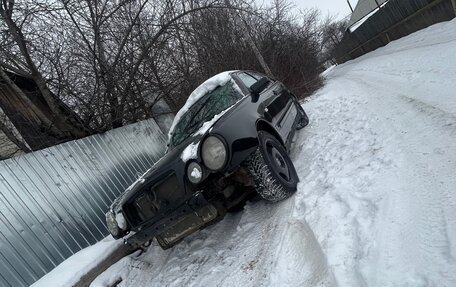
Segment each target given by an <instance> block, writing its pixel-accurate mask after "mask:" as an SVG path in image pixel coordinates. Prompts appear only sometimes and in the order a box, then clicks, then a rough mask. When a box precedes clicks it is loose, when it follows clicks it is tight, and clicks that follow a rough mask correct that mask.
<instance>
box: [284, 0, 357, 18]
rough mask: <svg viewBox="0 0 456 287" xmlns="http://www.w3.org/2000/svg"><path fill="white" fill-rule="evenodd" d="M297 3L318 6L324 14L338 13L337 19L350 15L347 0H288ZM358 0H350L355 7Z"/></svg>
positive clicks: (310, 6)
mask: <svg viewBox="0 0 456 287" xmlns="http://www.w3.org/2000/svg"><path fill="white" fill-rule="evenodd" d="M288 1H289V2H291V3H295V5H296V7H297V8H312V7H315V8H318V9H320V10H321V12H322V15H323V16H326V15H328V14H331V15H337V19H342V18H344V17H346V16H348V15H349V14H350V13H351V11H350V7H349V6H348V4H347V0H288ZM357 2H358V0H350V3H351V4H352V7H353V8H355V6H356V3H357Z"/></svg>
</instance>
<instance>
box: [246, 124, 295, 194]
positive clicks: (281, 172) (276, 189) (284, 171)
mask: <svg viewBox="0 0 456 287" xmlns="http://www.w3.org/2000/svg"><path fill="white" fill-rule="evenodd" d="M258 135H259V141H260V146H259V147H258V149H257V150H256V151H255V152H254V153H253V154H252V155H251V157H250V160H249V162H248V168H249V171H250V173H251V175H252V176H253V178H254V179H255V188H256V191H257V192H258V194H259V195H260V196H261V197H262V198H264V199H265V200H267V201H272V202H277V201H281V200H284V199H286V198H288V197H290V196H291V195H292V194H293V193H295V192H296V188H297V185H298V182H299V178H298V175H297V173H296V170H295V167H294V165H293V162H292V161H291V159H290V157H289V156H288V153H287V151H286V150H285V148H284V147H283V146H282V144H281V143H280V142H279V141H278V140H277V139H276V138H275V137H274V136H272V135H271V134H269V133H267V132H264V131H260V132H259V133H258Z"/></svg>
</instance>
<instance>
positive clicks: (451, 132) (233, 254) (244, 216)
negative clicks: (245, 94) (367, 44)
mask: <svg viewBox="0 0 456 287" xmlns="http://www.w3.org/2000/svg"><path fill="white" fill-rule="evenodd" d="M454 31H456V20H455V21H451V22H447V23H442V24H437V25H434V26H432V27H430V28H428V29H425V30H422V31H419V32H417V33H415V34H412V35H410V36H408V37H406V38H403V39H401V40H398V41H395V42H393V43H390V44H389V45H388V46H386V47H384V48H381V49H378V50H377V51H374V52H372V53H369V54H367V55H365V56H363V57H362V58H359V59H357V60H354V61H351V62H348V63H346V64H344V65H340V66H338V67H335V68H333V69H331V70H330V71H327V72H326V73H325V76H326V78H327V82H326V85H325V87H324V88H323V89H321V90H320V91H319V92H318V93H317V94H316V95H314V96H312V97H311V98H310V99H308V100H307V101H306V102H305V103H304V104H303V106H304V108H305V110H306V111H307V112H308V114H309V116H310V120H311V123H310V125H309V126H308V127H306V128H305V129H304V130H302V131H300V132H298V134H297V136H296V139H295V144H294V147H293V151H292V158H293V160H294V162H295V165H296V168H297V171H298V174H299V175H300V179H301V182H300V183H299V186H298V192H297V194H296V195H295V196H293V197H292V198H290V199H288V200H286V201H284V202H280V203H278V204H268V203H265V202H254V203H249V204H248V205H247V206H246V208H245V210H244V211H242V212H239V213H235V214H229V215H227V216H226V218H225V219H224V220H223V221H222V222H220V223H218V224H216V225H214V226H211V227H209V228H207V229H205V230H203V231H201V232H199V233H196V234H194V235H192V236H190V237H189V238H187V239H185V240H184V241H183V242H182V243H181V244H179V245H177V246H175V247H174V248H172V249H170V250H167V251H163V250H161V249H160V248H159V247H158V245H157V244H156V243H152V245H151V247H150V248H149V249H148V251H147V252H146V253H143V254H141V255H137V254H136V255H132V256H129V257H126V258H124V259H122V260H121V261H120V262H119V263H117V264H115V265H113V266H112V267H111V268H110V269H108V270H107V271H106V272H104V273H103V274H101V275H100V276H99V277H98V278H97V279H96V280H95V281H94V282H93V283H92V286H108V285H109V284H112V283H114V282H119V281H120V280H122V281H121V282H120V283H119V285H118V286H337V285H338V286H456V53H455V51H456V33H455V32H454Z"/></svg>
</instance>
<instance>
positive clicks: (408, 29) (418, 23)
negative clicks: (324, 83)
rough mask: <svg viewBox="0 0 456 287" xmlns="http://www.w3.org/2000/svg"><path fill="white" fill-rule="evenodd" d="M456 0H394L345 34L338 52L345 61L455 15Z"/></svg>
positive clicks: (342, 61) (337, 57)
mask: <svg viewBox="0 0 456 287" xmlns="http://www.w3.org/2000/svg"><path fill="white" fill-rule="evenodd" d="M455 9H456V1H455V0H408V1H403V0H390V1H389V2H388V3H386V4H385V6H383V7H382V8H381V9H380V10H379V11H377V12H376V13H375V14H373V15H372V16H371V17H370V18H369V19H367V20H366V21H365V22H364V23H363V24H362V25H361V26H360V27H359V28H357V29H356V30H355V31H353V32H349V31H348V32H347V33H345V36H344V38H343V39H342V41H341V42H340V43H339V44H338V45H337V47H336V50H335V52H334V58H335V59H336V62H337V63H339V64H342V63H344V62H346V61H349V60H351V59H355V58H357V57H359V56H361V55H364V54H366V53H369V52H370V51H373V50H375V49H377V48H379V47H382V46H385V45H386V44H388V43H389V42H390V41H393V40H396V39H399V38H401V37H404V36H406V35H409V34H410V33H413V32H416V31H418V30H420V29H423V28H425V27H428V26H430V25H432V24H435V23H438V22H442V21H448V20H451V19H453V18H454V17H455Z"/></svg>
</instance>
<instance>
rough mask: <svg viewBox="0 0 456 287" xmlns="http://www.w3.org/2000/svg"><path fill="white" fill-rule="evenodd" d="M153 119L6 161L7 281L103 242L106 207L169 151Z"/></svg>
mask: <svg viewBox="0 0 456 287" xmlns="http://www.w3.org/2000/svg"><path fill="white" fill-rule="evenodd" d="M165 142H166V137H165V135H164V134H163V133H162V132H161V131H160V128H159V127H158V126H157V125H156V123H155V122H154V121H153V120H148V121H144V122H141V123H137V124H133V125H130V126H126V127H122V128H119V129H116V130H112V131H109V132H106V133H104V134H100V135H95V136H91V137H88V138H84V139H81V140H78V141H73V142H67V143H64V144H61V145H58V146H54V147H51V148H48V149H44V150H41V151H37V152H33V153H31V154H26V155H23V156H21V157H18V158H14V159H10V160H5V161H1V162H0V286H28V285H30V284H31V283H33V282H35V281H36V280H38V279H39V278H40V277H42V276H43V275H44V274H46V273H47V272H49V271H50V270H52V269H53V268H54V267H55V266H57V265H58V264H59V263H61V262H62V261H63V260H65V259H66V258H68V257H69V256H71V255H72V254H74V253H75V252H77V251H79V250H81V249H82V248H84V247H87V246H89V245H91V244H94V243H95V242H97V241H99V240H101V239H102V238H104V237H105V236H106V235H108V231H107V230H106V228H105V223H104V222H105V215H104V214H105V212H106V211H107V209H108V207H109V205H110V204H111V202H112V201H113V200H114V199H115V198H116V197H117V196H118V195H119V194H120V193H121V192H122V191H124V190H125V188H127V187H128V186H129V185H130V184H131V183H132V182H133V181H134V180H135V179H136V178H137V176H138V175H140V174H142V173H143V172H145V171H146V170H147V169H148V168H150V167H151V166H152V165H153V163H154V162H156V161H157V160H158V159H159V158H160V157H161V156H162V154H163V153H164V148H165Z"/></svg>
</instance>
